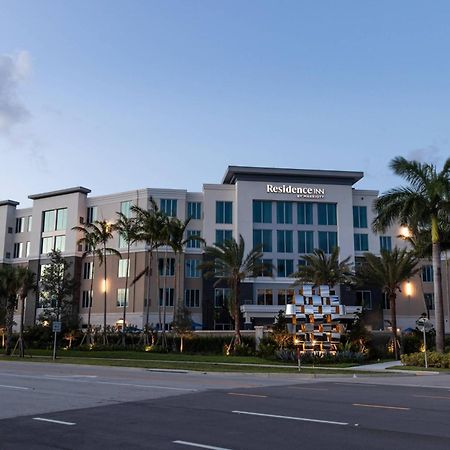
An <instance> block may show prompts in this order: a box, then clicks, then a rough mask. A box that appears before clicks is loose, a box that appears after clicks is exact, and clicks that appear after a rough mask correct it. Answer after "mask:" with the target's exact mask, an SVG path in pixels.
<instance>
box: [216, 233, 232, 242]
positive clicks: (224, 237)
mask: <svg viewBox="0 0 450 450" xmlns="http://www.w3.org/2000/svg"><path fill="white" fill-rule="evenodd" d="M232 239H233V232H232V231H231V230H216V242H215V243H216V244H223V243H224V242H225V241H231V240H232Z"/></svg>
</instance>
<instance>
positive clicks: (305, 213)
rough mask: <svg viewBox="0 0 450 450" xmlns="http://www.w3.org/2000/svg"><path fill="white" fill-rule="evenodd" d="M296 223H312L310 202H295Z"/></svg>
mask: <svg viewBox="0 0 450 450" xmlns="http://www.w3.org/2000/svg"><path fill="white" fill-rule="evenodd" d="M297 223H298V224H299V225H312V223H313V205H312V203H297Z"/></svg>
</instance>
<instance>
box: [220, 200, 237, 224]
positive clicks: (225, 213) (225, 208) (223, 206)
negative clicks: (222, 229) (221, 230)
mask: <svg viewBox="0 0 450 450" xmlns="http://www.w3.org/2000/svg"><path fill="white" fill-rule="evenodd" d="M216 223H233V202H216Z"/></svg>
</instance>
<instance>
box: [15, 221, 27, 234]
mask: <svg viewBox="0 0 450 450" xmlns="http://www.w3.org/2000/svg"><path fill="white" fill-rule="evenodd" d="M24 231H25V217H19V218H17V219H16V233H23V232H24Z"/></svg>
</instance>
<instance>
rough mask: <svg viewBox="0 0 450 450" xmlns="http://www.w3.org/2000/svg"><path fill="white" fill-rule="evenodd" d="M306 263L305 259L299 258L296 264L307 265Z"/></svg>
mask: <svg viewBox="0 0 450 450" xmlns="http://www.w3.org/2000/svg"><path fill="white" fill-rule="evenodd" d="M307 265H308V264H306V261H305V260H304V259H299V260H298V266H299V267H300V266H307Z"/></svg>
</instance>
